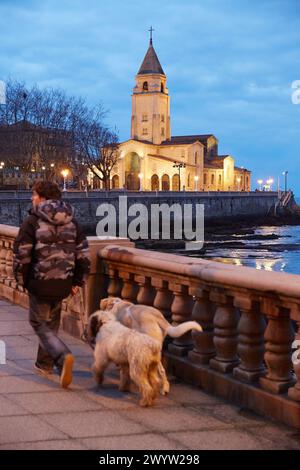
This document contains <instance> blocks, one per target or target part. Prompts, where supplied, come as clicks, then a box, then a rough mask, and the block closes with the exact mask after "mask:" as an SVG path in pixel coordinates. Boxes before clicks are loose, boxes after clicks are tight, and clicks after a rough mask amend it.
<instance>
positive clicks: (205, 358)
mask: <svg viewBox="0 0 300 470" xmlns="http://www.w3.org/2000/svg"><path fill="white" fill-rule="evenodd" d="M189 292H190V294H191V295H192V296H194V297H195V304H194V308H193V312H192V320H195V321H196V322H198V323H199V324H200V325H201V327H202V329H203V332H202V333H200V332H198V331H193V332H192V338H193V341H194V349H193V350H192V351H190V352H189V354H188V356H189V358H190V359H191V360H192V361H193V362H195V363H199V364H208V363H209V361H210V359H211V358H213V357H214V356H215V354H216V349H215V345H214V341H213V338H214V323H213V318H214V308H213V304H212V302H210V300H209V292H208V291H206V290H204V289H202V288H201V287H197V286H191V287H190V289H189Z"/></svg>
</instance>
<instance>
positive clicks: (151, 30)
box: [148, 26, 155, 46]
mask: <svg viewBox="0 0 300 470" xmlns="http://www.w3.org/2000/svg"><path fill="white" fill-rule="evenodd" d="M148 31H149V32H150V46H152V32H153V31H155V29H153V28H152V26H151V27H150V29H148Z"/></svg>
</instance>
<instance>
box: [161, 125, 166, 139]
mask: <svg viewBox="0 0 300 470" xmlns="http://www.w3.org/2000/svg"><path fill="white" fill-rule="evenodd" d="M164 135H165V129H164V127H162V128H161V136H162V137H164Z"/></svg>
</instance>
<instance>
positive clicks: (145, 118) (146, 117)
mask: <svg viewBox="0 0 300 470" xmlns="http://www.w3.org/2000/svg"><path fill="white" fill-rule="evenodd" d="M147 121H148V116H147V114H143V117H142V122H147Z"/></svg>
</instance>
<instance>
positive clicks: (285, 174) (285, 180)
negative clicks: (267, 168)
mask: <svg viewBox="0 0 300 470" xmlns="http://www.w3.org/2000/svg"><path fill="white" fill-rule="evenodd" d="M282 174H283V175H284V192H285V193H286V192H287V175H288V171H287V170H285V171H284V172H283V173H282Z"/></svg>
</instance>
